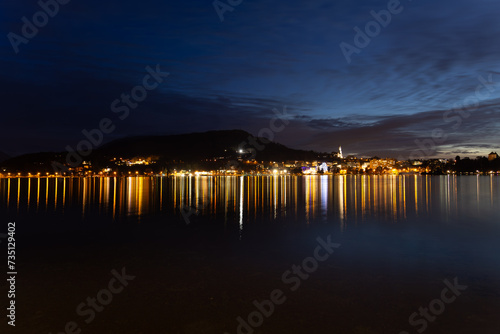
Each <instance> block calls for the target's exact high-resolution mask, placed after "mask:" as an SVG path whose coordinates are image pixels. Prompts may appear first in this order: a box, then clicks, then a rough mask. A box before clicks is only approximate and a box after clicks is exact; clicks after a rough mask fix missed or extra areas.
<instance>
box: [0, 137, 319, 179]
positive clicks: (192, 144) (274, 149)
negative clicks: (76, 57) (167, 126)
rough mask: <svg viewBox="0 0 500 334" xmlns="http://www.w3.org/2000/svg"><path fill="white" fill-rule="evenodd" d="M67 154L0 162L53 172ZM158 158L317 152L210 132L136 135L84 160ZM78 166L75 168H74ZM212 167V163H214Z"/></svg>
mask: <svg viewBox="0 0 500 334" xmlns="http://www.w3.org/2000/svg"><path fill="white" fill-rule="evenodd" d="M66 156H67V152H58V153H55V152H43V153H34V154H26V155H22V156H18V157H15V158H11V159H8V160H6V161H3V162H2V163H0V166H1V167H3V168H7V169H8V171H9V172H31V173H37V172H40V173H46V172H49V173H52V172H54V168H53V167H52V163H53V162H54V161H57V162H58V163H62V164H64V163H65V160H66ZM151 156H154V157H156V160H158V162H159V164H158V166H163V167H166V166H172V165H173V164H179V163H184V164H199V163H200V162H203V161H208V160H210V161H214V160H217V163H219V162H220V164H221V165H222V164H223V162H222V161H224V160H226V161H227V160H231V159H237V158H243V159H251V158H255V160H257V161H277V162H281V161H287V160H309V161H310V160H315V159H316V158H317V156H318V153H316V152H313V151H303V150H295V149H292V148H289V147H286V146H284V145H282V144H279V143H275V142H268V141H267V140H266V139H265V138H258V137H254V136H253V135H251V134H250V133H248V132H246V131H242V130H224V131H208V132H202V133H190V134H181V135H167V136H137V137H127V138H123V139H118V140H114V141H112V142H110V143H107V144H105V145H103V146H101V147H99V148H97V149H95V150H94V151H93V152H92V153H91V155H90V156H88V157H85V158H83V160H91V161H92V166H94V167H97V168H101V167H105V166H107V165H109V164H110V161H111V160H112V159H114V158H117V159H120V158H122V159H132V158H137V157H144V158H146V157H151ZM72 167H76V166H72ZM212 167H214V166H213V164H212Z"/></svg>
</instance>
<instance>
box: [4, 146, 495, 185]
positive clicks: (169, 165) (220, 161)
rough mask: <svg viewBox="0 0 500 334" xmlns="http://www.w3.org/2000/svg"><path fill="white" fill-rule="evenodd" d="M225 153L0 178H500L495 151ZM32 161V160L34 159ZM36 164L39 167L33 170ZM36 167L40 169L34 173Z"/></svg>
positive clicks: (25, 169)
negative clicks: (428, 155) (299, 156)
mask: <svg viewBox="0 0 500 334" xmlns="http://www.w3.org/2000/svg"><path fill="white" fill-rule="evenodd" d="M224 151H225V154H222V155H220V156H215V157H211V158H208V159H203V160H202V161H199V162H198V163H196V162H192V161H191V162H186V161H182V160H167V159H164V158H161V157H160V156H155V155H150V156H136V157H133V158H123V157H112V158H108V159H104V161H103V159H102V158H100V159H98V161H95V162H94V161H93V160H91V159H88V160H84V161H82V162H81V163H79V164H78V165H77V166H71V164H61V163H56V162H54V161H52V162H48V161H42V160H40V161H31V162H30V163H24V164H21V165H19V164H17V166H16V165H15V164H14V167H13V166H12V164H9V163H7V164H6V165H5V166H2V164H1V163H0V177H2V178H13V177H14V178H17V177H89V176H96V177H100V176H102V177H113V176H144V175H147V176H208V175H238V176H241V175H360V174H361V175H449V174H456V175H500V158H499V155H498V154H497V153H496V152H491V153H490V154H489V155H488V156H478V157H476V158H475V159H471V158H468V157H465V158H463V159H462V158H460V156H456V157H455V158H454V159H434V158H433V159H417V160H404V161H399V160H396V159H393V158H381V157H376V156H375V157H371V158H358V157H356V156H352V155H348V156H344V155H343V153H342V148H341V147H339V150H338V152H332V153H330V154H327V153H323V154H320V153H318V154H317V158H316V159H310V160H309V161H307V160H286V161H262V160H256V159H255V158H254V157H253V156H254V155H255V154H252V153H253V152H249V151H245V150H242V149H239V150H235V149H226V150H224ZM35 160H36V159H35ZM33 166H38V167H39V168H36V167H33ZM37 169H38V170H37Z"/></svg>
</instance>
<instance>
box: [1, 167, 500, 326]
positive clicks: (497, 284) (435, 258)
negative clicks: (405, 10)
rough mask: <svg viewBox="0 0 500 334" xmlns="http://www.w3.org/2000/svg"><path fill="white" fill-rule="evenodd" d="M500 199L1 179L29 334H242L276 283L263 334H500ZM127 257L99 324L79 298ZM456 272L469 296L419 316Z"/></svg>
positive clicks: (197, 181) (393, 179)
mask: <svg viewBox="0 0 500 334" xmlns="http://www.w3.org/2000/svg"><path fill="white" fill-rule="evenodd" d="M499 208H500V178H499V177H497V176H453V175H450V176H414V175H413V176H410V175H406V176H402V175H400V176H392V175H380V176H349V175H347V176H331V175H330V176H326V175H325V176H279V175H277V176H272V175H270V176H227V177H224V176H197V177H195V176H193V177H189V176H186V177H141V176H139V177H123V178H119V177H118V178H114V177H109V178H108V177H102V178H97V177H94V178H91V177H88V178H53V177H51V178H9V179H7V178H3V179H0V212H1V215H0V217H1V219H2V221H4V222H8V221H16V224H17V234H16V235H17V238H16V242H17V244H18V249H19V253H20V254H21V255H20V259H21V260H19V261H20V263H21V264H20V265H19V267H20V269H19V271H20V272H22V273H24V274H23V276H21V277H20V278H18V280H19V281H20V282H19V289H20V292H19V297H18V299H19V303H20V304H21V306H20V311H19V312H20V316H21V315H22V316H24V319H25V320H23V322H24V326H26V327H25V328H24V329H25V330H24V331H23V332H25V333H31V332H33V333H35V332H36V333H39V332H44V331H46V332H50V331H52V332H58V330H61V329H62V328H63V327H64V325H65V323H66V322H67V321H69V320H71V319H74V320H76V321H77V323H78V324H79V325H80V327H81V328H82V330H84V331H87V332H92V333H110V332H122V333H141V332H148V331H153V330H154V331H162V332H172V333H198V332H204V333H221V334H222V333H224V332H229V333H237V328H238V325H239V322H238V321H237V318H238V317H239V316H240V317H242V318H244V319H247V318H246V316H247V315H249V314H250V313H251V312H252V310H254V309H255V308H254V306H253V304H252V302H253V301H254V300H264V299H266V298H270V297H269V293H270V292H271V291H273V289H276V288H279V289H282V290H283V291H285V292H287V293H286V297H287V301H286V302H285V303H283V305H279V307H278V305H276V311H275V315H272V316H271V317H269V318H266V319H265V321H264V323H263V324H262V325H259V326H257V327H256V328H254V330H255V333H279V332H290V333H305V332H307V331H311V330H314V331H315V332H320V333H334V332H337V333H358V334H362V333H368V334H370V333H372V334H373V333H390V332H392V333H396V334H399V333H400V332H401V333H417V332H418V331H417V330H422V331H423V330H425V331H426V333H451V332H453V333H476V331H477V330H481V332H482V333H498V330H499V329H500V321H499V320H498V316H497V313H498V310H499V309H500V242H499V240H500V228H499V227H500V210H499ZM5 225H6V224H5ZM5 230H6V229H5ZM0 232H2V233H4V230H0ZM328 237H331V239H332V240H333V241H334V242H335V243H339V244H340V247H339V248H338V250H335V252H334V253H333V254H332V255H331V256H330V258H329V259H328V260H327V261H325V262H324V263H319V264H318V268H317V269H314V270H313V271H312V272H311V273H310V278H308V279H307V280H304V281H302V283H301V285H300V288H299V289H298V290H297V292H295V291H294V292H291V291H290V290H289V287H290V286H287V285H286V284H284V280H283V279H282V275H283V274H284V273H285V272H286V271H287V269H290V268H291V266H292V265H293V264H294V263H296V264H299V263H301V262H302V261H303V260H304V259H305V258H307V257H308V256H311V254H313V251H314V249H315V247H317V244H318V241H317V240H318V238H322V240H326V239H327V238H328ZM121 266H126V267H127V268H128V269H127V270H129V271H130V272H132V273H134V274H135V275H136V277H137V278H136V280H134V281H133V282H131V283H130V288H127V290H126V291H125V292H123V293H122V294H121V295H119V296H117V297H116V300H117V301H116V302H113V304H111V306H110V307H109V311H107V310H105V311H103V312H102V313H99V318H98V319H96V320H95V321H93V322H92V323H90V324H86V322H85V321H83V320H84V319H82V318H79V317H78V315H77V314H75V307H76V306H77V305H78V304H79V303H80V302H81V301H82V300H85V298H86V297H87V296H88V295H89V294H92V293H95V292H97V291H99V289H100V288H102V287H103V286H105V284H106V283H107V280H109V278H106V277H107V276H109V272H110V270H111V269H113V268H118V269H119V268H121ZM56 273H57V274H56ZM454 279H458V282H460V284H462V285H464V286H467V289H466V290H464V291H463V292H462V293H461V295H460V296H457V298H456V301H454V302H453V303H450V304H446V310H444V311H443V312H439V315H438V316H436V317H435V319H434V318H432V319H434V320H432V321H431V320H426V318H425V317H423V316H420V315H419V316H418V318H414V319H413V320H414V323H411V322H410V320H409V318H410V317H411V315H412V314H413V313H414V312H418V311H419V307H421V306H429V303H430V302H432V301H433V300H435V299H436V298H437V299H439V298H441V293H442V290H443V289H444V288H445V287H446V284H445V283H444V282H445V280H448V282H453V280H454ZM122 295H123V296H122ZM121 298H123V299H121ZM119 299H121V301H118V300H119ZM33 300H37V301H38V300H40V301H44V302H43V303H42V304H40V305H38V304H37V303H34V302H33ZM141 305H147V307H141ZM435 305H439V304H435ZM435 305H434V307H436V306H435ZM443 305H444V304H443ZM121 314H128V316H127V317H126V318H124V317H122V316H121ZM130 314H132V316H130ZM429 317H430V316H429ZM418 319H420V322H419V321H418ZM422 319H423V320H422ZM23 322H21V321H20V328H21V329H22V328H23ZM28 324H29V325H30V326H31V325H32V324H36V328H37V331H34V330H32V327H30V326H28ZM424 325H425V329H424Z"/></svg>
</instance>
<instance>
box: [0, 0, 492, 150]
mask: <svg viewBox="0 0 500 334" xmlns="http://www.w3.org/2000/svg"><path fill="white" fill-rule="evenodd" d="M61 1H62V0H61ZM65 1H67V0H65ZM222 2H225V3H227V1H222ZM237 2H238V1H236V0H233V3H237ZM388 3H389V1H386V0H382V1H378V0H377V1H367V0H364V1H352V0H351V1H347V0H345V1H322V0H316V1H311V2H305V1H295V0H286V1H260V0H243V1H242V2H241V4H239V5H237V6H234V10H233V11H232V12H231V11H227V12H225V13H224V21H223V22H221V20H220V19H219V16H218V14H217V12H216V10H215V9H214V7H213V4H212V0H203V1H202V0H196V1H165V0H164V1H156V0H143V1H102V0H101V1H96V0H86V1H78V0H71V1H69V3H67V4H64V5H60V8H59V12H58V13H57V14H56V15H55V16H54V17H53V18H49V20H48V23H47V24H46V25H45V26H43V27H40V28H39V31H38V33H37V35H36V36H34V37H33V38H30V39H28V43H26V44H19V45H18V46H17V47H18V51H19V52H18V53H16V52H15V50H14V49H15V48H14V47H13V46H12V44H11V42H10V41H9V38H8V34H9V33H11V32H12V33H14V34H17V35H22V31H21V30H22V27H23V22H22V21H21V18H22V17H23V16H25V17H27V18H28V19H29V20H30V21H32V17H33V14H35V13H36V12H38V11H40V10H41V8H40V6H39V5H38V4H37V2H36V1H26V0H3V1H2V2H1V4H0V27H1V31H2V32H3V37H2V38H0V41H1V42H0V58H1V63H0V68H1V76H0V86H1V87H0V88H1V90H0V94H1V101H2V105H1V109H2V114H1V115H2V119H1V121H0V122H1V123H0V124H1V134H0V139H1V145H0V151H4V152H6V153H8V154H11V155H16V154H21V153H28V152H36V151H47V150H54V151H64V148H65V147H66V145H75V144H76V143H77V142H78V141H80V140H81V139H83V138H84V137H83V135H82V133H81V131H82V130H83V129H87V130H90V129H92V128H95V127H97V126H98V124H99V121H100V120H101V119H102V118H110V119H112V120H113V122H114V124H115V125H116V129H115V130H114V131H113V132H112V133H110V134H107V135H105V141H110V140H113V139H116V138H120V137H123V136H128V135H140V134H175V133H185V132H194V131H206V130H214V129H234V128H237V129H243V130H247V131H249V132H251V133H253V134H255V135H256V134H257V133H258V132H259V130H260V129H262V128H265V127H269V121H270V119H271V118H272V117H273V116H274V113H273V111H272V110H273V108H277V109H279V110H283V108H284V107H285V106H286V110H287V113H288V114H289V116H287V119H288V121H289V122H288V125H287V126H286V128H285V129H284V130H283V131H281V132H279V133H276V136H275V140H276V141H279V142H282V143H284V144H286V145H289V146H292V147H295V148H303V149H315V150H322V151H333V150H336V149H337V147H338V146H339V145H342V146H343V149H344V152H345V153H356V154H359V155H366V156H370V155H375V154H377V155H384V156H394V157H398V156H402V155H403V156H405V155H406V156H407V155H408V154H410V153H411V152H415V151H416V150H418V149H419V144H418V143H420V144H422V143H424V144H423V145H425V143H427V144H428V145H427V146H426V147H432V146H433V145H436V146H435V148H436V150H433V149H429V150H428V152H427V155H428V156H444V157H451V156H455V155H457V154H459V155H462V156H472V157H475V156H476V155H484V154H487V153H489V152H490V151H492V150H494V151H496V150H500V118H499V115H500V108H499V107H500V39H499V37H500V19H499V17H500V3H499V2H498V0H477V1H470V0H453V1H451V0H444V1H435V0H434V1H430V0H413V1H410V0H403V1H401V4H400V5H399V7H398V9H399V13H398V14H392V15H391V16H392V17H391V22H390V23H389V24H388V25H387V26H386V27H381V29H380V33H379V34H378V35H377V34H375V33H373V34H374V37H373V38H371V41H370V43H369V44H368V45H367V46H366V47H364V48H358V53H353V54H352V55H351V62H350V64H348V62H347V61H346V59H345V57H344V55H343V53H342V50H341V48H340V46H339V45H340V44H341V43H342V42H345V43H348V44H350V45H353V46H354V45H355V44H354V41H353V39H354V37H355V34H356V32H355V31H354V30H353V28H355V27H359V28H361V29H362V30H364V29H365V25H366V24H367V23H368V22H370V21H372V20H374V18H373V17H372V15H371V14H370V12H371V11H372V10H373V11H375V12H379V11H380V10H384V9H387V6H388ZM11 36H12V35H11ZM157 64H159V66H160V68H161V70H162V71H166V72H169V73H170V75H169V76H168V77H167V78H165V80H164V81H163V83H162V84H161V85H160V86H159V87H158V88H157V89H155V90H153V91H150V92H149V93H148V97H147V98H146V99H145V100H144V101H143V102H141V103H140V104H139V106H138V107H137V108H136V109H133V110H131V111H130V115H129V117H127V118H126V119H124V120H120V119H119V118H118V117H117V114H115V113H113V112H112V111H111V109H110V104H111V103H112V102H113V101H114V100H115V99H117V98H120V95H121V94H122V93H130V91H131V89H132V88H133V87H134V86H136V85H138V84H141V82H142V79H143V77H144V76H145V75H146V74H147V72H146V70H145V67H146V66H151V67H156V65H157ZM488 81H489V82H488ZM482 82H484V83H485V84H484V85H483V84H482ZM478 88H479V89H478ZM476 91H477V94H476ZM464 105H465V109H461V107H463V106H464ZM433 136H434V137H433ZM432 143H434V144H432ZM420 146H422V145H420Z"/></svg>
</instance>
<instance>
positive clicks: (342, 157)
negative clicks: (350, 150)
mask: <svg viewBox="0 0 500 334" xmlns="http://www.w3.org/2000/svg"><path fill="white" fill-rule="evenodd" d="M339 158H340V159H344V155H343V154H342V146H339Z"/></svg>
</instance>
